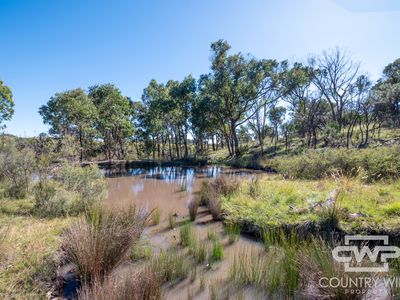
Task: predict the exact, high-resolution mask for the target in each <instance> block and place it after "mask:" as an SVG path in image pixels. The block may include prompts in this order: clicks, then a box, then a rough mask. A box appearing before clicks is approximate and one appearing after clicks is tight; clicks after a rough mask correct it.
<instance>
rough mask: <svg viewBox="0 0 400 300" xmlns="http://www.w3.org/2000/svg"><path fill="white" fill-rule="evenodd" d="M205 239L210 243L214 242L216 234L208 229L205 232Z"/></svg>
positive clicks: (213, 230)
mask: <svg viewBox="0 0 400 300" xmlns="http://www.w3.org/2000/svg"><path fill="white" fill-rule="evenodd" d="M207 238H208V239H209V240H210V241H216V240H217V232H216V231H215V228H210V229H209V230H208V231H207Z"/></svg>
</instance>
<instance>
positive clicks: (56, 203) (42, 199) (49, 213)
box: [33, 181, 80, 217]
mask: <svg viewBox="0 0 400 300" xmlns="http://www.w3.org/2000/svg"><path fill="white" fill-rule="evenodd" d="M33 190H34V195H35V199H36V204H35V210H36V212H37V214H38V215H39V216H41V217H60V216H65V215H68V214H76V213H78V212H79V206H80V205H79V204H77V203H78V202H79V200H78V198H79V197H78V194H76V193H74V192H70V191H66V190H64V189H63V188H62V187H61V186H60V185H59V184H57V183H55V182H54V181H43V182H39V183H38V184H37V185H36V186H35V187H34V189H33ZM76 206H78V208H77V207H76Z"/></svg>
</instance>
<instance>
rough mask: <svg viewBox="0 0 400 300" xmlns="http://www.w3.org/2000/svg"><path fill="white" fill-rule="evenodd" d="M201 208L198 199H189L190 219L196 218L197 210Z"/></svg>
mask: <svg viewBox="0 0 400 300" xmlns="http://www.w3.org/2000/svg"><path fill="white" fill-rule="evenodd" d="M198 208H199V201H198V200H197V199H192V200H190V201H189V204H188V209H189V216H190V221H192V222H193V221H194V220H196V216H197V210H198Z"/></svg>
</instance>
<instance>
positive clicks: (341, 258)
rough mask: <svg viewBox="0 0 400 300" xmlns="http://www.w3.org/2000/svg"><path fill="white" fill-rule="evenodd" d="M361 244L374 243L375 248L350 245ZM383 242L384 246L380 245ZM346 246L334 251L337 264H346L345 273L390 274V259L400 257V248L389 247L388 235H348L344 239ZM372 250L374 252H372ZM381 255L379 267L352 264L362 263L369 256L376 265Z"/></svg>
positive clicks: (336, 248)
mask: <svg viewBox="0 0 400 300" xmlns="http://www.w3.org/2000/svg"><path fill="white" fill-rule="evenodd" d="M352 241H358V242H359V243H362V242H368V241H373V242H374V244H376V245H375V246H372V245H371V246H362V247H359V246H357V245H350V242H352ZM382 242H383V245H379V244H380V243H382ZM344 244H345V246H337V247H335V248H334V249H333V250H332V255H333V258H334V259H335V260H336V261H337V262H342V263H344V270H345V272H388V271H389V263H388V262H387V260H388V259H389V258H397V257H399V256H400V248H399V247H396V246H389V237H388V236H387V235H364V236H363V235H346V236H345V238H344ZM371 248H372V250H371ZM379 254H380V260H379V264H380V265H379V266H376V267H375V266H374V267H358V266H357V267H353V266H351V265H350V263H351V262H352V261H353V260H355V261H356V262H357V263H360V262H361V261H362V260H363V259H364V257H365V256H368V258H369V260H370V261H371V262H372V263H376V262H377V260H378V256H379Z"/></svg>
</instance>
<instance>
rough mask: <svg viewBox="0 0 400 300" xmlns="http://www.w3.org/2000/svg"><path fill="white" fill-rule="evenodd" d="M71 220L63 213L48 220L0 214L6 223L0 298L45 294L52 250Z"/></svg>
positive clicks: (41, 296)
mask: <svg viewBox="0 0 400 300" xmlns="http://www.w3.org/2000/svg"><path fill="white" fill-rule="evenodd" d="M17 201H23V200H17ZM23 202H26V201H23ZM72 221H73V218H65V217H64V218H54V219H50V220H49V219H37V218H34V217H30V216H11V215H7V214H0V224H7V226H8V230H7V241H9V243H7V245H6V253H4V254H5V255H4V256H5V258H4V263H5V264H6V265H7V266H8V267H7V268H2V267H1V266H0V298H2V299H3V298H4V299H44V298H45V297H46V292H47V285H48V283H49V282H50V280H51V278H52V277H53V276H54V273H53V271H54V269H55V264H56V261H55V259H56V257H55V256H54V253H56V251H57V250H58V249H59V247H60V245H61V238H60V235H61V233H62V232H63V230H64V229H65V228H67V227H68V226H69V224H71V222H72ZM11 241H12V242H11Z"/></svg>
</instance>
